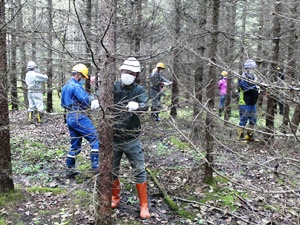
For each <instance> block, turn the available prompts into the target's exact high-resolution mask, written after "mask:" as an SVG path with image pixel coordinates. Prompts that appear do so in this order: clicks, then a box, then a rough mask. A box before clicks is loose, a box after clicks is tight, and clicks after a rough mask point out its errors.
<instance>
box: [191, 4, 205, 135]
mask: <svg viewBox="0 0 300 225" xmlns="http://www.w3.org/2000/svg"><path fill="white" fill-rule="evenodd" d="M198 4H199V5H198V7H197V8H198V11H197V14H198V21H199V22H198V24H197V27H198V29H199V30H205V29H206V23H207V18H206V17H207V7H206V4H207V0H204V1H202V2H201V3H198ZM205 51H206V45H205V38H203V37H199V38H197V39H196V43H195V52H196V53H197V54H196V57H195V74H194V81H195V83H194V88H195V98H196V99H195V100H194V106H193V115H194V118H197V120H196V123H194V124H193V133H192V137H193V139H195V140H197V139H199V138H200V135H201V131H202V130H203V128H202V126H201V125H200V121H202V116H200V115H199V113H200V109H201V103H202V97H203V77H204V64H205V63H204V60H203V58H204V56H205Z"/></svg>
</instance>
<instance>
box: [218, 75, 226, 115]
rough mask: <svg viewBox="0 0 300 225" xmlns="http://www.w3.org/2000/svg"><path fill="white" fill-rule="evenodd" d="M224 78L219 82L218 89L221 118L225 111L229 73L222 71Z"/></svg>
mask: <svg viewBox="0 0 300 225" xmlns="http://www.w3.org/2000/svg"><path fill="white" fill-rule="evenodd" d="M221 75H222V78H221V80H219V82H218V88H219V89H220V107H219V116H220V117H221V116H222V112H223V111H224V105H225V100H226V91H227V75H228V73H227V71H222V73H221Z"/></svg>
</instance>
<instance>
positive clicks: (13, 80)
mask: <svg viewBox="0 0 300 225" xmlns="http://www.w3.org/2000/svg"><path fill="white" fill-rule="evenodd" d="M10 12H11V18H13V17H14V15H15V3H14V1H11V11H10ZM12 24H15V22H14V21H12ZM10 68H11V72H10V79H9V80H10V96H11V107H12V110H18V109H19V105H18V85H17V81H18V79H17V37H16V35H15V34H14V32H12V34H11V66H10Z"/></svg>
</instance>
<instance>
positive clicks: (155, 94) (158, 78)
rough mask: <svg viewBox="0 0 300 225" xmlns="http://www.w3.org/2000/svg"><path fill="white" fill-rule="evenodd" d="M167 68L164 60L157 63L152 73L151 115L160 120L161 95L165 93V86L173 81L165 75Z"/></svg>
mask: <svg viewBox="0 0 300 225" xmlns="http://www.w3.org/2000/svg"><path fill="white" fill-rule="evenodd" d="M164 70H165V65H164V64H163V63H162V62H159V63H157V64H156V67H155V68H154V69H153V71H152V73H151V74H150V77H149V78H150V98H151V111H152V112H153V113H152V114H151V115H152V116H153V117H154V118H155V120H156V121H160V120H161V118H160V117H159V110H160V106H161V97H162V95H163V92H162V90H163V87H164V86H168V85H170V84H172V82H171V81H169V80H167V79H166V78H164V77H163V71H164Z"/></svg>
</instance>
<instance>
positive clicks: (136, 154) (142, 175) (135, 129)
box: [111, 57, 150, 219]
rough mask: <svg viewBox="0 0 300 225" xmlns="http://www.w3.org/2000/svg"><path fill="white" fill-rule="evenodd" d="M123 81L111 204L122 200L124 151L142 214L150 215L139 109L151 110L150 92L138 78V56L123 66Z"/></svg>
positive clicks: (117, 94) (117, 88)
mask: <svg viewBox="0 0 300 225" xmlns="http://www.w3.org/2000/svg"><path fill="white" fill-rule="evenodd" d="M120 70H121V80H120V81H117V82H116V83H115V84H114V103H115V105H116V107H115V110H114V119H115V124H114V135H113V161H112V167H113V179H112V180H113V182H112V202H111V207H112V209H115V208H116V207H117V206H118V204H119V202H120V192H121V188H120V179H119V170H120V163H121V159H122V156H123V154H124V155H125V156H126V157H127V159H128V161H129V163H130V165H131V167H132V171H133V175H134V178H135V182H136V189H137V193H138V197H139V200H140V217H141V218H142V219H146V218H149V217H150V213H149V208H148V197H147V183H146V171H145V157H144V151H143V148H142V143H141V141H140V138H139V137H140V135H141V131H140V129H141V122H140V119H139V116H138V111H147V110H148V105H147V102H148V94H147V92H146V90H145V89H144V87H143V86H141V85H139V84H137V83H136V82H135V81H136V79H137V78H138V76H139V73H140V72H141V66H140V63H139V61H138V60H137V59H136V58H134V57H129V58H128V59H126V60H125V61H124V62H123V64H122V65H121V67H120Z"/></svg>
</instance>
